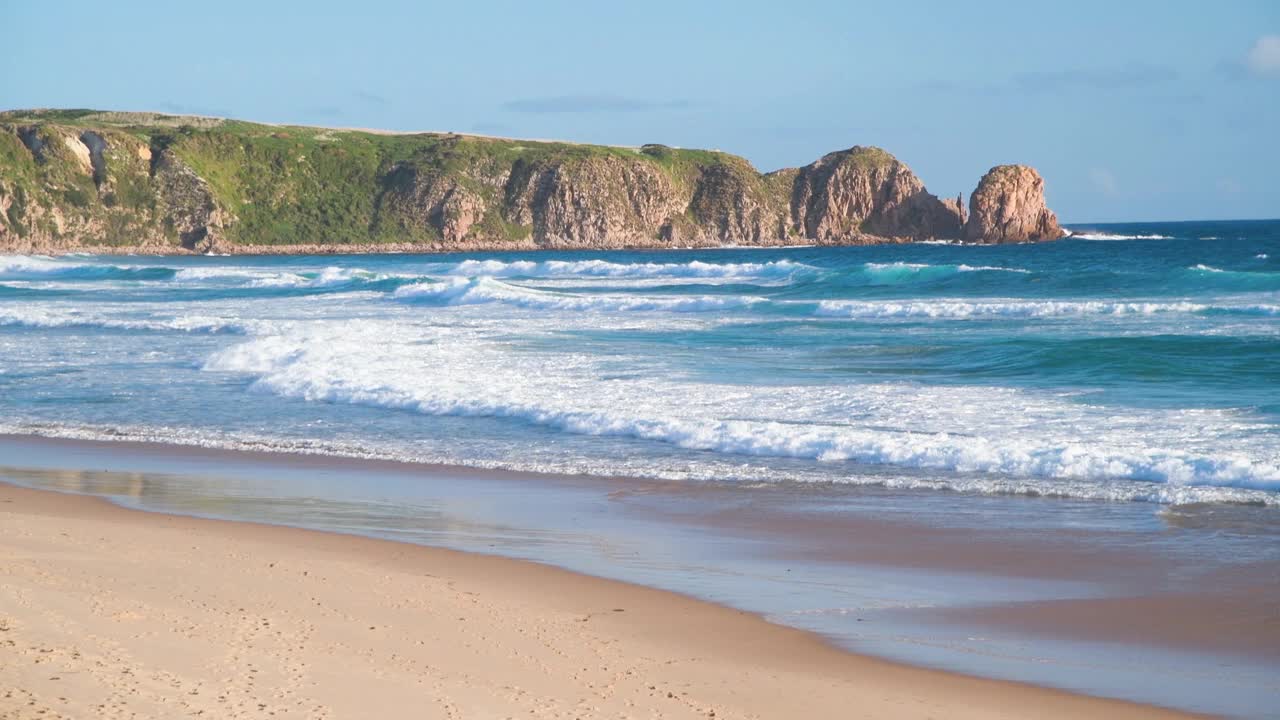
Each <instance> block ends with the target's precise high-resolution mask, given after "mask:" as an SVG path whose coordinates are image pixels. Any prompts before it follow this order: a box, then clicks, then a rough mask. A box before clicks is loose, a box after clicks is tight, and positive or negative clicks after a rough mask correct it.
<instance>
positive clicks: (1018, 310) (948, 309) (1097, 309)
mask: <svg viewBox="0 0 1280 720" xmlns="http://www.w3.org/2000/svg"><path fill="white" fill-rule="evenodd" d="M1203 312H1223V313H1237V314H1244V315H1276V314H1278V313H1280V306H1277V305H1263V304H1239V305H1232V304H1222V305H1212V304H1205V303H1196V302H1188V301H1180V302H1109V301H1100V300H1084V301H1072V300H1012V299H1011V300H983V301H974V300H961V299H939V300H919V301H912V300H906V301H901V302H895V301H862V300H823V301H821V302H819V303H818V306H817V308H816V309H815V310H814V314H815V315H820V316H825V317H849V318H896V317H902V318H971V317H991V318H1000V317H1025V318H1034V317H1077V316H1085V315H1155V314H1162V313H1203Z"/></svg>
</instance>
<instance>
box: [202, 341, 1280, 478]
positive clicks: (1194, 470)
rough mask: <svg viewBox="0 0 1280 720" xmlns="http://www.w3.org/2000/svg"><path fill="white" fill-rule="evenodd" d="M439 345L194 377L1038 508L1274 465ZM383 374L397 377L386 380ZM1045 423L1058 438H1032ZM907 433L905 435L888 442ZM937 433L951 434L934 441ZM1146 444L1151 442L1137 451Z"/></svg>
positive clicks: (1175, 429)
mask: <svg viewBox="0 0 1280 720" xmlns="http://www.w3.org/2000/svg"><path fill="white" fill-rule="evenodd" d="M445 337H447V336H440V337H438V338H437V340H439V341H440V342H434V343H430V344H427V345H422V344H421V343H418V344H414V345H412V346H409V345H406V346H405V347H403V348H398V349H397V348H389V349H387V351H386V352H387V354H386V355H383V356H380V357H372V358H371V357H370V354H369V345H368V342H367V341H362V340H361V339H360V338H358V337H349V336H343V337H341V339H339V337H325V338H319V337H315V336H311V335H308V334H297V335H273V336H269V337H262V338H259V339H256V340H252V341H249V342H246V343H241V344H238V345H235V346H232V347H230V348H227V349H225V350H222V351H219V352H218V353H215V354H214V355H213V356H211V357H210V358H209V359H208V361H207V362H206V363H205V365H204V369H205V370H206V371H210V372H236V373H248V374H251V375H253V376H254V377H255V378H256V380H255V383H254V387H255V388H256V389H257V390H259V391H264V392H270V393H272V394H276V395H280V396H283V397H289V398H298V399H304V400H308V401H313V402H329V403H347V404H356V405H365V406H373V407H381V408H389V409H396V410H405V411H412V412H416V413H421V414H425V415H436V416H466V417H491V418H506V419H511V420H516V421H520V422H525V423H530V424H533V425H537V426H541V427H546V428H551V429H554V430H556V431H560V432H565V433H571V434H575V435H586V436H609V437H623V438H631V439H636V440H643V441H651V442H658V443H664V444H668V445H672V446H676V447H679V448H683V449H686V450H695V451H706V452H712V453H717V454H725V455H737V456H759V457H773V458H799V459H806V460H816V461H819V462H821V463H851V464H860V465H872V466H891V467H898V468H910V469H923V470H937V471H945V472H949V473H961V474H965V473H984V474H988V475H994V476H999V477H1003V478H1013V479H1015V480H1004V481H1001V482H1006V483H1017V482H1023V483H1025V481H1026V480H1027V479H1040V481H1042V482H1041V483H1040V484H1039V485H1038V486H1037V487H1039V490H1038V492H1040V493H1043V494H1053V493H1055V492H1062V491H1063V486H1062V485H1060V484H1057V483H1056V481H1057V480H1089V481H1091V482H1099V481H1101V482H1106V481H1111V480H1126V481H1134V482H1142V483H1159V484H1166V485H1171V486H1181V487H1198V486H1212V487H1231V488H1240V489H1247V490H1265V491H1274V490H1277V489H1280V466H1278V465H1277V464H1276V463H1274V462H1271V461H1262V460H1258V459H1253V458H1251V457H1250V456H1248V455H1247V454H1245V452H1243V451H1241V452H1237V451H1234V450H1229V449H1226V448H1223V449H1221V450H1206V449H1204V448H1203V447H1201V446H1197V445H1196V444H1195V443H1189V442H1187V441H1186V440H1184V439H1182V438H1183V437H1187V436H1186V435H1184V433H1192V434H1194V433H1195V432H1198V431H1199V428H1201V427H1202V426H1203V423H1204V422H1210V421H1213V422H1220V423H1234V424H1240V423H1242V422H1246V420H1243V419H1241V418H1234V419H1233V416H1231V415H1230V414H1223V413H1212V412H1210V411H1205V412H1204V413H1202V414H1204V415H1205V417H1204V418H1199V417H1197V416H1195V415H1194V414H1193V415H1191V416H1188V415H1186V414H1185V413H1184V414H1178V413H1162V412H1156V411H1153V412H1150V413H1142V412H1140V411H1133V413H1132V414H1121V415H1115V414H1114V413H1112V412H1110V411H1107V410H1105V409H1093V408H1090V407H1089V406H1082V405H1077V404H1073V403H1070V402H1069V401H1066V400H1062V399H1058V398H1054V397H1046V396H1041V395H1037V394H1033V393H1027V392H1023V391H1017V390H1013V389H1010V388H951V389H939V388H920V387H915V386H910V385H869V386H868V385H863V386H857V387H856V388H854V389H848V388H845V387H840V386H816V387H803V386H787V387H779V388H769V387H761V386H756V387H753V388H750V392H747V390H748V389H747V388H745V387H742V388H737V387H734V386H720V385H705V384H700V383H688V382H678V383H677V382H667V381H662V380H658V379H653V378H643V379H638V380H623V379H616V378H615V379H608V378H607V377H605V376H601V375H599V374H597V373H596V372H595V368H594V366H593V365H592V362H591V361H588V360H578V361H576V362H569V363H566V362H565V361H564V360H563V359H561V360H549V361H548V362H547V363H546V364H544V363H541V362H539V361H538V360H536V359H532V360H526V359H524V358H521V357H517V356H511V355H508V354H506V353H504V352H502V351H501V349H499V348H497V347H495V346H491V345H488V344H486V343H484V342H471V341H464V342H463V343H462V344H461V345H457V344H453V345H451V344H449V343H447V342H443V339H444V338H445ZM526 362H527V363H530V364H524V363H526ZM389 368H399V372H398V373H394V374H388V369H389ZM974 412H976V413H978V414H980V415H981V416H982V417H983V418H985V423H984V424H983V425H981V426H975V425H973V423H972V422H971V420H972V418H971V413H974ZM1209 415H1212V419H1210V417H1209ZM885 417H895V418H896V419H897V420H896V421H895V423H894V424H895V425H898V426H899V427H897V428H888V427H885V426H884V421H883V418H885ZM858 418H862V419H861V420H858ZM878 418H879V419H878ZM1049 418H1052V419H1053V425H1054V426H1056V427H1061V428H1064V429H1063V430H1062V432H1056V431H1054V430H1053V428H1052V427H1043V426H1041V424H1042V423H1043V422H1045V421H1046V420H1047V419H1049ZM1071 418H1074V420H1072V421H1071V422H1067V423H1066V424H1063V423H1064V420H1065V419H1071ZM912 425H915V426H916V427H917V429H904V428H909V427H911V426H912ZM930 425H938V426H939V427H938V429H935V430H930V429H927V428H928V427H929V426H930ZM949 425H956V426H957V427H964V428H965V430H964V431H963V432H957V431H953V430H948V429H946V427H947V426H949ZM1151 428H1159V429H1160V432H1158V433H1156V434H1154V435H1152V434H1150V432H1149V431H1150V429H1151ZM1086 429H1087V430H1086ZM1080 432H1087V436H1084V435H1081V434H1080ZM1162 441H1163V442H1162ZM1017 478H1022V479H1023V480H1016V479H1017ZM996 479H997V480H998V479H999V478H996ZM1277 501H1280V498H1277Z"/></svg>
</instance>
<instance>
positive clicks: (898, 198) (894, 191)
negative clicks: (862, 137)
mask: <svg viewBox="0 0 1280 720" xmlns="http://www.w3.org/2000/svg"><path fill="white" fill-rule="evenodd" d="M791 218H792V222H793V224H794V227H795V230H796V231H797V233H798V234H799V235H800V236H801V237H804V238H812V239H814V240H818V241H821V242H828V243H832V242H834V243H839V242H865V239H866V238H867V237H868V236H872V237H874V236H880V237H908V238H913V239H924V238H934V237H939V238H954V237H958V236H959V234H960V219H959V217H958V216H957V215H956V213H954V212H953V211H952V210H951V209H950V208H948V207H947V206H946V205H945V204H943V203H942V202H941V201H939V200H938V198H936V197H934V196H933V195H930V194H929V193H928V191H926V190H925V188H924V183H922V182H920V179H919V178H917V177H916V176H915V173H913V172H911V169H910V168H908V167H907V166H906V165H903V164H902V163H900V162H898V160H897V158H895V157H893V156H892V155H890V154H889V153H887V152H885V151H884V150H881V149H879V148H867V147H854V148H851V149H849V150H843V151H840V152H834V153H830V154H828V155H825V156H823V157H822V159H820V160H818V161H817V162H815V163H813V164H811V165H807V166H805V167H803V168H801V169H800V172H799V173H798V174H797V176H796V181H795V190H794V191H793V193H792V197H791Z"/></svg>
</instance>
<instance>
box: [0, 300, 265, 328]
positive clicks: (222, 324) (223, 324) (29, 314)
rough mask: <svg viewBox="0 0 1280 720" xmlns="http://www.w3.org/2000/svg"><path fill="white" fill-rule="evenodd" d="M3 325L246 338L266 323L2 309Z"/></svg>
mask: <svg viewBox="0 0 1280 720" xmlns="http://www.w3.org/2000/svg"><path fill="white" fill-rule="evenodd" d="M0 325H5V326H20V327H29V328H74V327H80V328H103V329H107V330H177V331H182V332H194V333H236V334H244V333H248V332H250V331H251V330H252V329H253V328H255V327H259V326H261V325H262V323H260V322H258V321H252V320H233V319H230V318H220V317H208V316H201V315H172V316H151V317H120V316H112V315H109V314H105V313H100V312H93V311H82V310H75V309H51V308H45V307H38V306H22V307H14V308H4V309H0Z"/></svg>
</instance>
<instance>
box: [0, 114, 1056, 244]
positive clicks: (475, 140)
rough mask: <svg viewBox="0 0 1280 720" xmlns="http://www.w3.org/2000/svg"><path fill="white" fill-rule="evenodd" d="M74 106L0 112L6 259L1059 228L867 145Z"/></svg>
mask: <svg viewBox="0 0 1280 720" xmlns="http://www.w3.org/2000/svg"><path fill="white" fill-rule="evenodd" d="M78 112H80V111H14V112H8V113H4V112H0V251H14V250H19V249H20V248H27V249H31V248H35V249H38V250H39V251H42V252H56V251H57V250H58V249H60V248H70V247H75V248H77V249H84V248H86V247H102V248H124V247H134V248H139V249H143V248H145V249H150V250H152V251H160V250H166V249H168V250H173V249H185V250H189V251H195V252H207V251H211V250H217V251H219V252H247V251H249V250H250V248H249V246H271V247H279V248H282V249H283V248H286V247H287V248H291V249H300V248H310V250H309V251H312V252H315V251H323V250H325V249H328V248H331V249H334V250H342V249H348V248H357V247H358V248H362V249H367V248H369V247H371V246H381V247H388V248H389V247H397V248H416V249H423V250H445V251H447V250H458V251H463V250H481V249H484V250H516V249H521V250H524V249H536V248H566V249H567V248H584V249H586V248H590V249H608V248H628V247H645V248H660V247H710V246H721V245H754V246H770V245H784V244H800V243H818V244H825V245H840V244H846V245H847V244H870V243H882V242H908V241H912V240H922V239H927V238H945V239H959V238H968V239H970V240H973V241H977V242H1017V241H1024V240H1032V239H1051V238H1056V237H1058V236H1060V234H1061V231H1060V230H1059V229H1058V226H1057V222H1056V219H1055V218H1054V216H1053V213H1052V212H1050V211H1048V210H1047V209H1046V208H1045V207H1044V196H1043V181H1042V180H1041V179H1040V177H1039V175H1038V174H1036V173H1035V171H1034V170H1031V169H1030V168H1024V167H1021V166H1005V167H1001V168H996V169H994V170H992V171H991V172H990V173H988V175H987V177H985V178H984V179H983V181H982V184H981V185H980V186H979V188H978V190H977V191H976V192H975V193H974V194H973V196H972V197H971V198H970V209H971V212H968V213H966V208H965V207H964V205H963V204H962V203H961V201H960V198H955V199H946V200H942V199H939V198H937V197H935V196H934V195H933V194H931V193H930V192H929V191H928V190H927V189H926V188H925V186H924V183H923V182H922V181H921V180H920V178H918V177H917V176H916V175H915V174H914V173H913V172H912V171H911V169H910V168H908V167H907V166H906V165H905V164H903V163H902V162H900V161H899V160H898V159H897V158H895V157H894V156H893V155H891V154H889V153H888V152H885V151H884V150H881V149H879V148H874V147H853V148H850V149H848V150H841V151H839V152H834V153H830V154H827V155H825V156H823V157H822V158H820V159H819V160H817V161H815V162H813V163H811V164H809V165H806V166H804V167H800V168H790V169H784V170H778V171H775V172H771V173H767V174H761V173H760V172H759V171H757V170H756V169H755V168H754V167H752V166H751V164H750V163H749V162H747V161H746V160H745V159H743V158H740V157H736V156H733V155H729V154H727V153H722V152H719V151H707V150H685V149H680V148H672V147H667V146H663V145H646V146H643V147H641V148H621V147H604V146H591V145H574V144H569V143H548V142H532V141H520V140H505V139H498V138H481V137H473V136H464V135H457V134H453V133H423V134H417V135H405V136H396V137H391V136H385V135H373V134H368V133H362V132H354V131H336V130H326V129H323V128H284V127H279V126H265V125H252V124H250V123H236V124H234V126H231V125H228V126H226V127H224V126H223V125H222V124H221V123H212V122H203V124H202V123H198V122H195V119H184V118H177V117H164V116H156V117H150V116H148V118H150V119H148V118H141V117H135V116H133V115H127V114H126V115H119V114H110V113H90V114H87V115H83V116H78V115H76V113H78ZM188 120H190V123H188ZM112 123H116V124H114V125H113V124H112ZM138 123H149V124H141V125H140V124H138ZM19 251H22V250H19ZM291 251H301V250H291Z"/></svg>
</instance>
